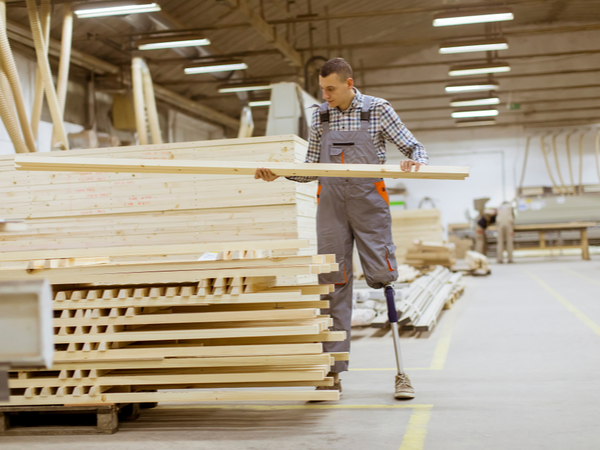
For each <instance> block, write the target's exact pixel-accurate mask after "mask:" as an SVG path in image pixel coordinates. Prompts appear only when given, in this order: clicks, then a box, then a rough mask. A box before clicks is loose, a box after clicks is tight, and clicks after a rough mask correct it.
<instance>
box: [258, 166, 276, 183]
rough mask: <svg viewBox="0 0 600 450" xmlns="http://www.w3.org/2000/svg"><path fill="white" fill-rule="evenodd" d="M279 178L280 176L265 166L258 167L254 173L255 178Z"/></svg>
mask: <svg viewBox="0 0 600 450" xmlns="http://www.w3.org/2000/svg"><path fill="white" fill-rule="evenodd" d="M277 178H279V177H278V176H277V175H275V174H274V173H273V172H271V170H270V169H265V168H264V167H261V168H260V169H256V173H255V174H254V179H255V180H265V181H275V180H276V179H277Z"/></svg>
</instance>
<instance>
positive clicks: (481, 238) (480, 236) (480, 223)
mask: <svg viewBox="0 0 600 450" xmlns="http://www.w3.org/2000/svg"><path fill="white" fill-rule="evenodd" d="M495 221H496V215H495V214H488V213H484V214H481V215H480V216H479V217H477V220H475V251H476V252H477V253H481V254H482V255H485V254H486V252H487V237H486V235H485V230H486V229H487V227H488V226H489V225H491V224H493V223H494V222H495Z"/></svg>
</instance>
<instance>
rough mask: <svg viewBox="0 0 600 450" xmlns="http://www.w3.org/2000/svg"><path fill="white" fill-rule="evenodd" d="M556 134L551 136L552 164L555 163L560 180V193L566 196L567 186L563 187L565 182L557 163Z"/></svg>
mask: <svg viewBox="0 0 600 450" xmlns="http://www.w3.org/2000/svg"><path fill="white" fill-rule="evenodd" d="M556 136H557V135H556V134H553V135H552V151H553V152H554V162H555V163H556V173H557V174H558V179H559V180H560V192H561V194H567V193H568V192H569V191H568V189H567V186H565V182H564V180H563V177H562V173H561V171H560V163H559V162H558V151H557V149H556Z"/></svg>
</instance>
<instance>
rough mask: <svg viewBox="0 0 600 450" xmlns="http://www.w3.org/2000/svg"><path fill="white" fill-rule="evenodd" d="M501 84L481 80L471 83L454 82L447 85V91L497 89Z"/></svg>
mask: <svg viewBox="0 0 600 450" xmlns="http://www.w3.org/2000/svg"><path fill="white" fill-rule="evenodd" d="M498 88H499V86H498V85H497V84H495V83H488V82H481V83H469V84H454V85H449V86H446V92H448V93H454V92H471V91H495V90H496V89H498Z"/></svg>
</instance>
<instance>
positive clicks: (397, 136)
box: [287, 88, 429, 183]
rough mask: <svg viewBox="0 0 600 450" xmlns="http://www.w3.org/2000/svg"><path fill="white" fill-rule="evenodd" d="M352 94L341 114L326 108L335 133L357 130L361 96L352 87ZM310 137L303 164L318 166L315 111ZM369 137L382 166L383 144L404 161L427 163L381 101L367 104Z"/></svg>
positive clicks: (319, 128) (318, 124)
mask: <svg viewBox="0 0 600 450" xmlns="http://www.w3.org/2000/svg"><path fill="white" fill-rule="evenodd" d="M354 90H355V91H356V95H355V97H354V100H352V103H351V104H350V107H349V108H348V109H347V110H345V111H341V110H340V109H339V108H334V109H329V129H330V130H332V131H337V130H349V131H355V130H360V112H361V108H362V105H363V97H364V95H363V94H361V93H360V92H359V91H358V89H356V88H354ZM312 119H313V120H312V126H311V129H310V137H309V139H308V152H307V154H306V161H305V162H307V163H318V162H319V158H320V156H321V135H322V134H323V127H322V126H321V120H320V116H319V109H318V108H315V111H314V112H313V117H312ZM369 134H370V135H371V138H372V139H373V143H374V144H375V149H376V150H377V156H378V157H379V162H380V163H381V164H385V162H386V160H387V155H386V149H385V141H390V142H393V143H394V144H396V146H397V147H398V150H400V151H401V152H402V153H403V154H404V155H405V156H406V157H407V158H409V159H412V160H414V161H417V162H420V163H423V164H428V163H429V156H428V155H427V151H426V150H425V147H423V145H422V144H421V143H420V142H419V141H417V140H416V139H415V137H414V136H413V135H412V133H411V132H410V131H408V129H407V128H406V126H404V124H403V123H402V121H401V120H400V118H399V117H398V114H396V111H394V109H393V108H392V106H391V105H390V104H389V103H388V102H387V101H386V100H383V99H381V98H377V97H373V99H372V101H371V123H370V124H369ZM287 178H288V179H289V180H292V181H297V182H299V183H308V182H309V181H314V180H316V179H318V177H287Z"/></svg>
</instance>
